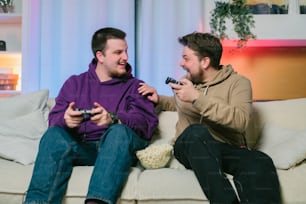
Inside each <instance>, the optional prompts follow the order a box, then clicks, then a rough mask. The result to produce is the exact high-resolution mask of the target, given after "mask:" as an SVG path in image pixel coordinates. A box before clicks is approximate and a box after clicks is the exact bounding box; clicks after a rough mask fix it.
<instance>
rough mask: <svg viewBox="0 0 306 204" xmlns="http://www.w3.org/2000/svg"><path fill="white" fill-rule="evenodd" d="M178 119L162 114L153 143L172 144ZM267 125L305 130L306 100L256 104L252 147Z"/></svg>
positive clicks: (250, 132) (250, 134)
mask: <svg viewBox="0 0 306 204" xmlns="http://www.w3.org/2000/svg"><path fill="white" fill-rule="evenodd" d="M54 104H55V100H54V99H53V98H50V99H49V101H48V106H49V107H50V108H52V107H53V105H54ZM177 119H178V116H177V113H176V112H170V111H164V112H162V113H160V115H159V128H158V132H157V133H156V134H155V135H154V137H153V140H152V143H171V142H172V141H173V139H174V136H175V126H176V122H177ZM266 124H272V125H276V126H280V127H284V128H291V129H296V130H302V129H305V128H306V98H300V99H289V100H281V101H267V102H254V103H253V114H252V118H251V122H250V124H249V127H248V129H247V142H248V145H249V146H250V147H254V146H255V145H256V143H257V142H258V139H259V138H260V136H261V132H262V130H263V127H264V126H265V125H266Z"/></svg>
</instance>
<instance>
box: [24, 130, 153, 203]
mask: <svg viewBox="0 0 306 204" xmlns="http://www.w3.org/2000/svg"><path fill="white" fill-rule="evenodd" d="M147 145H148V142H147V141H146V140H144V139H142V138H141V137H139V136H138V135H136V133H135V132H134V131H133V130H131V129H130V128H128V127H126V126H125V125H120V124H116V125H112V126H111V127H109V128H108V130H107V131H106V132H105V133H104V134H103V135H102V137H101V139H100V141H96V142H80V141H78V140H75V139H74V138H73V137H71V135H70V134H68V133H67V132H66V131H65V130H64V129H62V128H60V127H51V128H49V129H48V130H47V132H46V133H45V134H44V135H43V137H42V139H41V142H40V146H39V152H38V155H37V159H36V162H35V166H34V170H33V175H32V179H31V183H30V186H29V189H28V192H27V196H26V200H25V202H24V203H25V204H32V203H33V204H34V203H35V204H38V203H40V204H45V203H46V204H47V203H52V204H61V203H62V199H63V196H64V194H65V192H66V189H67V184H68V180H69V178H70V176H71V173H72V169H73V166H87V165H89V166H94V169H93V172H92V175H91V179H90V183H89V187H88V193H87V196H86V198H87V199H97V200H102V201H105V202H106V203H109V204H114V203H116V201H117V198H118V197H119V196H120V194H121V190H122V188H123V186H124V184H125V182H126V179H127V177H128V175H129V172H130V167H131V166H132V164H133V163H136V161H137V159H136V155H135V151H137V150H139V149H143V148H145V147H146V146H147Z"/></svg>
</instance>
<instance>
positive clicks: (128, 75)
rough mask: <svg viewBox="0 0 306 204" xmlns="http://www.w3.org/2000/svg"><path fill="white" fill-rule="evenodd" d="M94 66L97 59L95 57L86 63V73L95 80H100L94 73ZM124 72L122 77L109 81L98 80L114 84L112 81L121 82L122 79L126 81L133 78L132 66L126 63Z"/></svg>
mask: <svg viewBox="0 0 306 204" xmlns="http://www.w3.org/2000/svg"><path fill="white" fill-rule="evenodd" d="M96 67H97V60H96V59H95V58H93V59H92V60H91V62H90V63H89V65H88V73H89V77H90V78H91V79H93V80H95V81H100V80H99V78H98V75H97V73H96ZM125 68H126V71H127V72H126V74H125V75H124V76H122V77H117V78H113V79H111V80H109V81H105V82H100V83H103V84H114V83H118V82H122V81H127V80H128V79H131V78H133V74H132V66H131V65H130V64H129V63H127V64H126V66H125Z"/></svg>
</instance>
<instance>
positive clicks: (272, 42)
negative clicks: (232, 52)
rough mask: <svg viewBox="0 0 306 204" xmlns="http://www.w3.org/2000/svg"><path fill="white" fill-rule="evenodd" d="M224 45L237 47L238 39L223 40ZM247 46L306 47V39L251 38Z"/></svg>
mask: <svg viewBox="0 0 306 204" xmlns="http://www.w3.org/2000/svg"><path fill="white" fill-rule="evenodd" d="M222 45H223V47H237V40H223V41H222ZM246 47H305V48H306V39H300V40H291V39H288V40H286V39H279V40H277V39H266V40H264V39H258V40H249V41H248V42H247V44H246Z"/></svg>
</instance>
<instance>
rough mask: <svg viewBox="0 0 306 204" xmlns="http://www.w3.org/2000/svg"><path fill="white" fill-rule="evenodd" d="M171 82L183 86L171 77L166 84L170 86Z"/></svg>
mask: <svg viewBox="0 0 306 204" xmlns="http://www.w3.org/2000/svg"><path fill="white" fill-rule="evenodd" d="M170 82H171V83H174V84H179V85H183V83H182V82H179V81H177V80H175V79H173V78H171V77H167V79H166V81H165V83H166V84H169V83H170Z"/></svg>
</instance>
